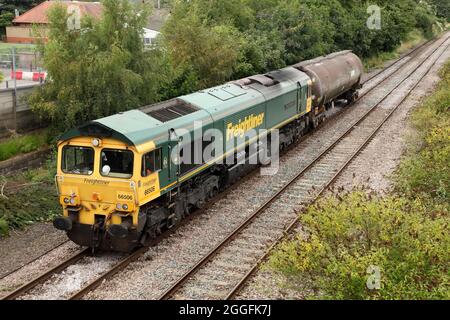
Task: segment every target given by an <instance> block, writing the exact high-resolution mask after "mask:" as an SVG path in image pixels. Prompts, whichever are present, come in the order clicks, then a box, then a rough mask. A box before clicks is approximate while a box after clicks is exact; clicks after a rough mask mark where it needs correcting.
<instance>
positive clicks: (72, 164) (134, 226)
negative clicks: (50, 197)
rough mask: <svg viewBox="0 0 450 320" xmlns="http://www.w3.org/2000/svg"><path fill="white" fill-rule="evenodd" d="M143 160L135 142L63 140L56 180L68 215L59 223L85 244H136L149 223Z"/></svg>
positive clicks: (57, 222)
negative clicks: (140, 185) (144, 215)
mask: <svg viewBox="0 0 450 320" xmlns="http://www.w3.org/2000/svg"><path fill="white" fill-rule="evenodd" d="M140 161H141V159H140V156H139V153H138V152H137V151H136V150H135V148H134V147H129V146H127V145H125V144H124V143H123V142H120V141H117V140H113V139H99V138H95V137H78V138H74V139H71V140H69V141H65V142H62V143H60V144H59V145H58V170H57V175H56V178H55V180H56V186H57V189H58V193H59V199H60V203H61V205H62V207H63V216H61V217H58V218H56V219H55V220H54V225H55V227H56V228H58V229H60V230H64V231H66V232H67V234H68V236H69V238H70V239H71V240H72V241H74V242H75V243H77V244H79V245H82V246H88V247H92V248H97V247H101V248H104V249H110V248H114V249H115V250H119V251H129V250H130V247H131V246H136V244H137V242H138V241H139V236H138V235H139V233H140V229H142V228H143V226H140V225H139V221H140V219H139V199H138V189H137V183H136V179H137V177H138V174H137V173H138V172H139V171H140V169H137V170H136V168H140V166H141V163H140ZM142 220H145V219H142Z"/></svg>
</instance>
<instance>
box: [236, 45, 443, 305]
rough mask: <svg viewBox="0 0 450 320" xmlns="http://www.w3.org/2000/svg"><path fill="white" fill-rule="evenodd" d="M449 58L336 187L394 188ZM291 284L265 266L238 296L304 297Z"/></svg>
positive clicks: (372, 142)
mask: <svg viewBox="0 0 450 320" xmlns="http://www.w3.org/2000/svg"><path fill="white" fill-rule="evenodd" d="M448 59H450V50H447V52H446V53H444V54H443V55H442V57H441V58H440V59H439V60H438V62H437V63H436V65H435V66H434V67H433V69H432V70H431V71H430V73H429V74H428V75H427V76H426V77H425V78H424V79H423V80H422V81H421V84H419V86H418V87H417V88H416V89H415V90H414V91H413V93H412V94H411V95H410V96H409V98H408V99H407V100H406V101H405V102H404V103H403V105H402V107H401V108H400V109H399V110H397V112H395V113H394V114H393V116H392V117H391V118H390V119H389V120H388V122H387V123H386V124H385V125H384V127H383V128H382V129H381V130H380V131H379V133H378V134H377V135H376V137H375V138H374V139H373V140H372V141H371V142H370V143H369V144H368V145H367V147H366V148H365V149H364V151H363V152H362V153H361V154H360V155H359V156H358V158H356V159H355V160H354V161H353V162H352V163H351V164H350V165H349V166H348V167H347V169H346V170H345V172H344V173H343V174H342V175H341V176H340V177H339V178H338V179H337V180H336V182H335V184H334V186H335V188H340V187H342V188H345V189H351V188H352V187H353V186H357V185H365V186H368V187H370V188H372V189H373V190H375V191H378V192H380V193H387V192H389V191H390V190H391V187H392V183H391V180H390V179H389V177H390V176H391V175H392V173H393V172H394V171H395V169H396V167H397V166H398V164H399V161H400V159H401V157H402V155H403V153H404V151H405V148H406V145H405V142H406V139H408V137H410V135H411V134H413V129H412V128H411V126H410V123H409V120H408V116H409V114H410V112H411V110H412V109H413V108H414V107H416V106H418V105H420V103H421V101H423V99H424V97H426V96H427V95H429V94H431V93H432V92H433V91H434V89H435V86H436V84H437V83H438V81H439V80H440V78H439V75H438V72H439V69H440V68H441V67H442V66H443V65H444V64H445V62H446V61H447V60H448ZM287 283H288V281H286V279H285V278H283V277H281V276H280V275H278V274H276V273H273V272H271V271H268V270H265V269H264V268H263V270H259V271H258V272H257V273H256V274H255V275H254V277H253V278H252V279H251V280H250V281H249V283H248V284H247V286H246V287H245V288H244V289H243V290H242V291H241V292H240V294H239V295H238V296H237V297H236V299H302V295H301V294H300V293H299V292H296V291H293V290H289V287H288V285H287Z"/></svg>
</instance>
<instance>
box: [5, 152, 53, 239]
mask: <svg viewBox="0 0 450 320" xmlns="http://www.w3.org/2000/svg"><path fill="white" fill-rule="evenodd" d="M55 167H56V165H55V160H52V159H51V160H48V161H47V163H46V165H45V166H43V167H42V168H40V169H36V170H29V171H26V172H24V173H20V174H17V175H15V176H11V177H7V178H5V177H0V190H1V188H2V186H4V188H3V195H0V235H1V236H6V235H8V233H9V232H10V231H11V230H14V229H22V228H24V227H25V226H27V225H30V224H32V223H34V222H39V221H40V222H42V221H49V220H51V219H52V218H53V217H54V216H55V215H57V214H58V213H59V211H60V207H59V203H58V197H57V195H56V190H55V184H54V175H55Z"/></svg>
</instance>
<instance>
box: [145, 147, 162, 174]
mask: <svg viewBox="0 0 450 320" xmlns="http://www.w3.org/2000/svg"><path fill="white" fill-rule="evenodd" d="M160 170H161V148H159V149H156V150H153V151H151V152H149V153H147V154H145V155H144V156H143V157H142V176H143V177H147V176H149V175H151V174H152V173H155V172H158V171H160Z"/></svg>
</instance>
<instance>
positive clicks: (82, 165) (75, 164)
mask: <svg viewBox="0 0 450 320" xmlns="http://www.w3.org/2000/svg"><path fill="white" fill-rule="evenodd" d="M61 169H62V171H63V172H64V173H70V174H84V175H91V174H92V172H93V171H94V149H92V148H87V147H77V146H65V147H64V148H63V152H62V168H61Z"/></svg>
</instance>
